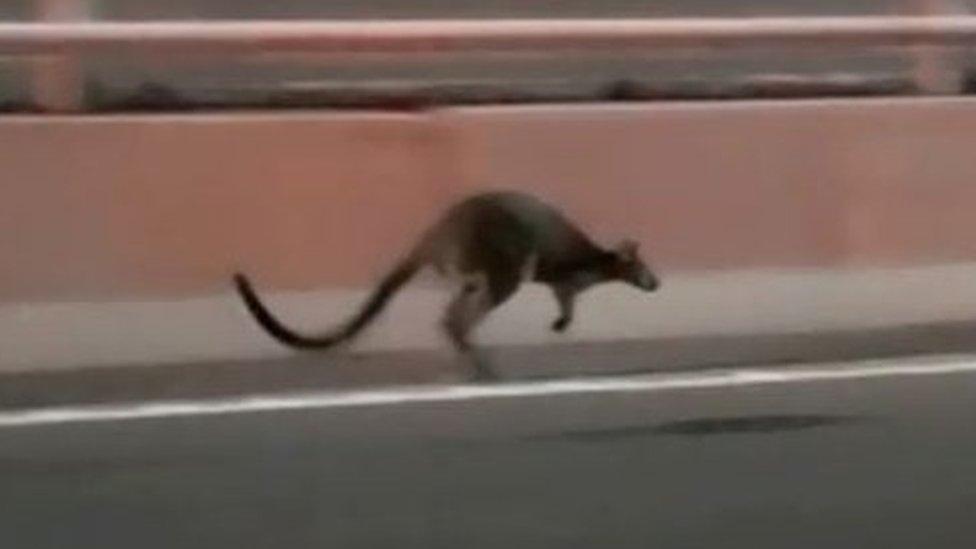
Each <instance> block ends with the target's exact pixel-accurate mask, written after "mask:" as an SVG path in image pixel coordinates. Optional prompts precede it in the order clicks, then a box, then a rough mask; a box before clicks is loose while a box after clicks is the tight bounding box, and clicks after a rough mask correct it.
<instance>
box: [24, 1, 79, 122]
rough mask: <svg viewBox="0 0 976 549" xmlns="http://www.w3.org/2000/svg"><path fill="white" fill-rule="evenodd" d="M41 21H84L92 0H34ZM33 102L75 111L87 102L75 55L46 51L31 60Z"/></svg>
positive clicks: (48, 108)
mask: <svg viewBox="0 0 976 549" xmlns="http://www.w3.org/2000/svg"><path fill="white" fill-rule="evenodd" d="M34 2H35V4H34V6H35V9H34V16H35V19H36V20H38V21H44V22H64V21H84V20H87V19H88V18H89V17H90V15H91V0H34ZM31 65H32V67H31V69H32V75H31V76H32V82H31V92H32V95H33V97H32V99H33V102H34V103H35V104H36V105H37V106H38V107H39V108H40V109H42V110H44V111H47V112H76V111H79V110H81V109H82V107H83V106H84V92H85V90H84V75H83V74H82V67H81V63H80V62H79V59H78V57H77V56H74V55H57V56H52V55H44V56H38V57H36V58H34V59H32V60H31Z"/></svg>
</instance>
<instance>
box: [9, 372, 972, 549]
mask: <svg viewBox="0 0 976 549" xmlns="http://www.w3.org/2000/svg"><path fill="white" fill-rule="evenodd" d="M974 397H976V364H974V363H973V362H971V361H968V360H967V359H963V358H958V359H956V358H945V359H939V360H924V359H911V360H901V361H884V362H872V363H859V364H855V365H841V366H822V367H816V368H814V367H804V368H803V369H796V368H792V369H783V370H738V371H725V372H712V373H708V372H698V373H683V374H651V375H646V376H631V377H617V378H612V377H611V378H579V379H576V380H563V381H530V382H519V383H515V382H510V383H502V384H497V385H480V386H473V385H460V386H448V385H442V386H436V385H431V386H427V387H425V388H413V389H411V388H399V389H388V390H378V389H357V390H355V391H352V392H344V393H331V394H330V393H305V394H297V393H296V394H291V395H289V396H283V397H276V398H264V399H251V400H224V401H197V402H193V403H184V404H182V405H176V404H170V405H161V406H156V407H141V408H139V407H135V408H133V407H128V408H127V407H125V406H123V405H119V406H118V407H116V408H95V409H93V408H83V407H81V408H76V409H66V410H60V411H47V412H25V411H7V412H2V413H0V547H4V548H8V547H9V548H17V549H35V548H38V549H39V548H58V549H61V548H68V547H71V548H89V547H90V548H99V549H104V548H112V547H126V548H131V547H139V548H144V549H149V548H167V549H170V548H208V549H216V548H231V547H233V548H245V547H246V548H263V547H275V548H293V547H294V548H309V547H335V548H358V547H362V548H382V547H395V548H398V549H405V548H418V549H431V548H445V549H447V548H449V549H454V548H459V547H471V548H479V547H485V548H488V547H491V548H510V547H520V548H521V547H529V548H534V547H547V548H548V547H551V548H559V549H565V548H575V547H579V548H630V547H633V548H677V547H689V548H691V547H694V548H703V547H718V548H725V547H747V548H750V549H760V548H766V547H769V548H785V547H788V548H804V547H811V548H828V547H831V548H859V549H868V548H879V549H894V548H911V549H916V548H919V547H925V548H927V549H934V548H965V547H973V546H974V544H976V520H974V519H976V436H974V435H976V429H974V419H976V398H974Z"/></svg>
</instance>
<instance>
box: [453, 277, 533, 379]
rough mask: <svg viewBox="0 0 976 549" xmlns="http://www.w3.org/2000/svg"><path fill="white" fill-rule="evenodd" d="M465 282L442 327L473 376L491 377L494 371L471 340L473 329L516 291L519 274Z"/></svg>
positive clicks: (477, 377)
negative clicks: (463, 357) (471, 367)
mask: <svg viewBox="0 0 976 549" xmlns="http://www.w3.org/2000/svg"><path fill="white" fill-rule="evenodd" d="M510 278H511V279H508V277H506V278H504V279H500V278H498V277H495V278H494V279H490V280H487V281H484V280H483V279H482V280H479V281H478V282H469V283H466V284H465V285H464V286H463V287H462V288H461V291H460V292H459V293H458V295H457V296H455V297H454V300H453V301H451V304H450V305H449V306H448V308H447V315H446V316H445V317H444V330H445V332H447V336H448V337H449V338H450V340H451V342H452V343H453V344H454V347H455V349H457V351H458V353H460V354H461V355H463V356H465V357H466V358H467V359H468V360H470V361H471V362H472V365H473V367H474V369H475V378H476V379H481V380H485V379H493V378H495V377H496V376H495V374H494V372H493V371H492V369H491V365H490V364H489V361H488V359H487V358H486V357H485V356H484V355H483V354H482V353H481V352H479V350H478V349H476V348H475V347H474V345H472V344H471V340H470V335H471V332H472V330H474V328H475V327H477V326H478V324H479V323H481V321H482V320H484V318H485V316H487V315H488V313H489V312H491V310H492V309H494V308H495V307H497V306H498V305H500V304H502V303H503V302H504V301H505V300H506V299H508V298H509V297H511V296H512V294H514V293H515V290H517V289H518V286H519V278H518V277H510Z"/></svg>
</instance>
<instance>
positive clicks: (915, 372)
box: [0, 356, 976, 428]
mask: <svg viewBox="0 0 976 549" xmlns="http://www.w3.org/2000/svg"><path fill="white" fill-rule="evenodd" d="M958 373H976V360H974V359H973V358H972V357H952V356H944V357H938V358H930V359H925V360H920V359H915V360H912V361H908V360H905V361H894V362H893V361H870V362H867V361H866V362H859V363H856V364H854V365H837V364H833V365H824V366H820V367H817V368H798V367H769V368H753V369H736V370H720V371H709V372H696V373H690V374H689V373H686V374H648V375H642V376H630V377H599V378H584V379H567V380H553V381H532V382H523V383H498V384H478V385H427V386H422V385H415V386H404V387H396V388H387V389H364V390H353V391H345V392H316V393H292V394H282V395H261V396H252V397H243V398H225V399H211V400H193V401H191V400H187V401H171V402H156V403H146V404H135V405H132V404H127V405H104V406H94V405H93V406H73V407H58V408H40V409H33V410H20V411H10V412H0V428H9V427H26V426H38V425H54V424H64V423H92V422H107V421H123V420H135V419H157V418H173V417H186V416H213V415H227V414H241V413H254V412H272V411H285V410H306V409H328V408H356V407H369V406H389V405H397V404H410V403H432V402H461V401H477V400H492V399H510V398H532V397H547V396H558V395H587V394H609V393H652V392H661V391H680V390H685V389H718V388H725V387H741V386H759V385H773V384H789V383H809V382H817V381H840V380H863V379H872V378H885V377H905V376H936V375H946V374H958Z"/></svg>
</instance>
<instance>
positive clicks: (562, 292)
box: [552, 285, 576, 332]
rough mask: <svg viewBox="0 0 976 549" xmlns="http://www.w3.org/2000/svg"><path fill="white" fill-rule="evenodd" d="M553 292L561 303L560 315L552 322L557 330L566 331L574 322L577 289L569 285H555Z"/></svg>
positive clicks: (554, 329)
mask: <svg viewBox="0 0 976 549" xmlns="http://www.w3.org/2000/svg"><path fill="white" fill-rule="evenodd" d="M552 291H553V293H554V294H555V296H556V301H557V302H558V303H559V317H558V318H556V320H555V321H554V322H553V323H552V329H553V331H555V332H564V331H566V328H568V327H569V325H570V324H571V323H572V322H573V312H574V310H575V307H576V289H575V288H573V287H572V286H569V285H563V286H553V288H552Z"/></svg>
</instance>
